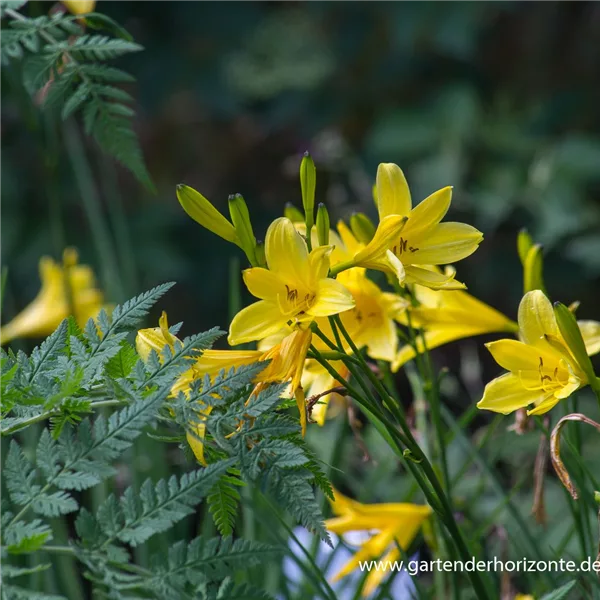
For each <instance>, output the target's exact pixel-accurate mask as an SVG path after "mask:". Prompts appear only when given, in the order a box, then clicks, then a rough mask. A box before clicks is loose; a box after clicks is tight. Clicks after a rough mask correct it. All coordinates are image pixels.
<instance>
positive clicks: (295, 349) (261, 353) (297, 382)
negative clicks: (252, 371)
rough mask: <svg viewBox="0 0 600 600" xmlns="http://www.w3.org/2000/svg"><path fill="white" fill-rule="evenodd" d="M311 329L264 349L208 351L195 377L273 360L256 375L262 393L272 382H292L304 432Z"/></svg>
mask: <svg viewBox="0 0 600 600" xmlns="http://www.w3.org/2000/svg"><path fill="white" fill-rule="evenodd" d="M311 338H312V331H311V330H310V329H307V330H302V329H296V330H294V331H292V332H291V333H287V334H286V335H285V336H284V337H283V338H282V339H281V340H280V341H279V342H278V343H277V344H275V345H273V346H272V347H269V348H267V349H261V350H205V351H204V352H203V353H202V356H200V357H199V358H198V359H197V361H196V362H195V363H194V365H193V367H192V369H193V372H194V378H199V377H203V376H204V375H209V376H211V377H212V376H214V375H217V374H218V373H219V372H220V371H221V370H222V369H230V368H231V367H240V366H242V365H250V364H252V363H255V362H257V361H267V360H268V361H270V362H269V364H268V365H266V366H265V368H264V369H263V370H262V371H261V372H260V373H259V374H258V375H257V376H256V377H255V378H254V383H256V387H255V388H254V393H257V392H259V391H260V390H261V389H262V388H263V387H264V386H265V385H268V384H270V383H285V382H286V381H289V382H290V393H291V394H292V395H293V396H295V398H296V402H297V404H298V410H299V412H300V424H301V426H302V434H303V435H304V433H305V431H306V405H305V397H304V392H303V389H302V383H301V377H302V369H303V366H304V360H305V358H306V353H307V351H308V348H309V346H310V342H311Z"/></svg>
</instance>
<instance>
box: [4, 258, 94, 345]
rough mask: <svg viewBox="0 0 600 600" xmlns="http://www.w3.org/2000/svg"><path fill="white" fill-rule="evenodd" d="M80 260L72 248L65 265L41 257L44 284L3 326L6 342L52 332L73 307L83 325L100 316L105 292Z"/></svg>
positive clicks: (64, 262)
mask: <svg viewBox="0 0 600 600" xmlns="http://www.w3.org/2000/svg"><path fill="white" fill-rule="evenodd" d="M77 260H78V254H77V251H76V250H75V249H73V248H68V249H66V250H65V252H64V254H63V264H62V265H60V264H59V263H56V262H55V261H54V260H52V259H51V258H49V257H47V256H44V257H43V258H42V259H40V263H39V272H40V280H41V282H42V287H41V289H40V291H39V293H38V295H37V296H36V298H35V299H34V300H33V301H32V302H31V304H29V305H28V306H27V307H26V308H25V309H23V310H22V311H21V312H20V313H19V314H18V315H17V316H16V317H15V318H14V319H13V320H12V321H10V323H8V324H6V325H4V326H3V327H2V329H0V338H1V339H2V343H3V344H6V343H8V342H10V341H11V340H13V339H15V338H20V337H46V336H48V335H50V334H51V333H52V332H53V331H54V330H55V329H56V328H57V327H58V326H59V325H60V323H61V321H62V320H63V319H66V318H67V317H68V316H69V315H70V314H71V309H72V311H73V316H74V317H75V319H76V320H77V323H78V324H79V325H80V326H81V327H83V326H84V325H85V324H86V323H87V321H88V319H90V318H96V317H97V316H98V313H99V312H100V310H101V309H102V306H103V304H104V295H103V294H102V292H101V291H100V290H99V289H98V288H97V287H96V277H95V276H94V272H93V271H92V269H91V267H89V266H87V265H78V264H77Z"/></svg>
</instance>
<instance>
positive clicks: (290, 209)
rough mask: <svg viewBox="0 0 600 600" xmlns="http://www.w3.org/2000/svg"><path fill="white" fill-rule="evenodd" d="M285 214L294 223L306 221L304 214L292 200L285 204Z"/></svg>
mask: <svg viewBox="0 0 600 600" xmlns="http://www.w3.org/2000/svg"><path fill="white" fill-rule="evenodd" d="M283 216H284V217H286V218H288V219H289V220H290V221H291V222H292V223H304V215H303V214H302V213H301V212H300V211H299V210H298V209H297V208H296V207H295V206H294V205H293V204H292V203H291V202H288V203H287V204H286V205H285V209H284V210H283Z"/></svg>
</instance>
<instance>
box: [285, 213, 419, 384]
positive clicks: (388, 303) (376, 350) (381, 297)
mask: <svg viewBox="0 0 600 600" xmlns="http://www.w3.org/2000/svg"><path fill="white" fill-rule="evenodd" d="M296 229H297V230H298V231H300V233H304V231H305V227H304V224H298V223H296ZM312 241H313V245H316V244H318V242H317V238H316V234H315V233H313V235H312ZM329 242H330V244H331V245H332V246H333V250H332V252H331V256H330V260H331V266H332V267H335V265H338V264H343V263H346V262H348V261H349V260H351V258H352V256H353V255H354V254H355V253H356V252H357V251H358V250H359V249H360V248H361V247H363V244H361V243H360V242H358V241H357V240H356V238H355V237H354V235H353V234H352V232H351V231H350V229H348V227H347V225H346V224H345V223H344V222H343V221H340V222H339V223H338V226H337V232H336V231H333V230H330V232H329ZM337 280H338V281H339V282H340V283H342V284H343V285H344V287H345V288H346V289H347V290H348V291H349V292H350V293H351V294H352V297H353V298H354V302H355V306H354V308H352V309H350V310H346V311H344V312H343V313H341V314H340V319H341V320H342V323H343V324H344V327H345V328H346V330H347V331H348V333H349V334H350V337H351V338H352V340H353V341H354V343H355V344H356V345H357V346H358V347H359V348H362V347H364V346H366V348H367V354H368V355H369V356H370V357H371V358H373V359H375V360H386V361H388V362H391V361H392V360H394V357H395V356H396V352H397V348H398V335H397V332H396V325H395V323H394V321H397V320H400V319H401V317H402V315H403V314H404V312H405V311H406V308H407V307H408V305H409V303H408V301H407V300H405V299H404V298H401V297H400V296H399V295H398V294H392V293H389V292H384V291H382V290H381V288H380V287H379V286H378V285H377V284H376V283H375V282H374V281H372V280H371V279H369V278H368V277H367V273H366V269H365V268H363V267H353V268H351V269H348V270H345V271H342V272H341V273H339V274H338V276H337ZM315 321H316V322H317V324H318V326H319V328H320V329H321V331H323V333H325V335H327V337H329V339H333V332H332V331H331V327H330V325H329V322H328V320H327V319H326V318H318V319H315ZM317 347H318V348H319V349H322V350H324V351H327V348H325V347H323V348H321V346H320V342H317ZM349 350H350V348H346V351H349ZM325 389H326V388H325ZM315 393H316V392H311V394H315Z"/></svg>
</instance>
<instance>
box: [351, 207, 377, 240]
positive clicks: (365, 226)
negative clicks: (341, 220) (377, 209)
mask: <svg viewBox="0 0 600 600" xmlns="http://www.w3.org/2000/svg"><path fill="white" fill-rule="evenodd" d="M350 229H352V233H353V234H354V237H355V238H356V239H357V240H358V241H359V242H362V243H363V244H368V243H369V242H370V241H371V240H372V239H373V236H374V235H375V225H374V224H373V221H371V219H369V217H367V215H365V214H364V213H354V214H353V215H352V216H351V217H350Z"/></svg>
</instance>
